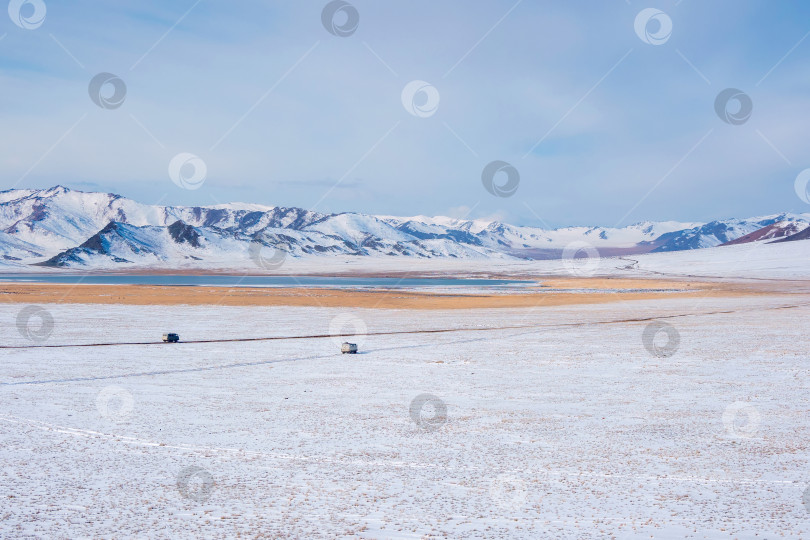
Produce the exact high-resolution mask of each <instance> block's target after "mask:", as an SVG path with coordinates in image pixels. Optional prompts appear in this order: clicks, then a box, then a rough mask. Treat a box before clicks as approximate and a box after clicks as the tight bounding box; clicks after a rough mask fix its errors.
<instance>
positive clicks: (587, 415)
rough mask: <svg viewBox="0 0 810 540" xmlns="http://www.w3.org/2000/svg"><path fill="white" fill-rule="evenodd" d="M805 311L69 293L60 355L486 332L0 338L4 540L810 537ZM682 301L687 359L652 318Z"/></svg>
mask: <svg viewBox="0 0 810 540" xmlns="http://www.w3.org/2000/svg"><path fill="white" fill-rule="evenodd" d="M801 303H802V302H801V299H800V298H797V297H795V296H784V297H768V298H764V297H756V298H752V297H747V298H739V299H718V298H709V299H683V298H681V299H675V298H673V299H667V300H663V301H662V300H658V301H655V302H646V301H645V302H627V303H618V304H610V305H599V306H578V307H565V308H542V307H541V308H538V309H536V310H532V309H524V310H493V311H475V310H468V311H463V312H462V311H452V312H450V311H448V312H429V313H427V312H426V313H419V314H418V316H416V315H415V314H414V313H413V312H397V311H383V310H353V311H351V312H344V311H341V310H338V309H326V308H233V307H185V306H175V307H148V306H146V307H144V306H104V307H103V309H101V308H100V307H99V306H81V305H73V306H69V305H46V306H43V307H44V308H45V309H46V310H47V311H48V313H49V314H50V315H51V316H52V318H53V321H54V330H53V334H52V335H51V336H50V338H49V339H48V340H47V341H46V342H45V343H44V344H50V345H56V344H69V343H93V342H120V341H157V340H158V339H159V338H160V334H162V333H163V332H166V331H174V332H178V333H179V334H180V336H181V339H182V340H196V339H207V338H212V337H217V338H229V337H230V338H241V337H260V336H269V335H279V336H290V335H304V334H328V333H330V331H332V332H340V331H341V330H348V331H353V330H352V329H356V328H360V329H361V331H362V329H363V328H367V329H368V332H369V333H374V332H380V331H392V330H406V329H435V328H459V329H462V331H459V332H453V333H446V334H419V333H414V334H406V335H397V336H373V335H368V336H365V337H363V336H356V337H354V338H351V341H353V342H357V343H358V344H359V345H360V351H361V354H358V355H356V356H354V355H343V356H342V355H340V354H339V353H338V350H339V342H340V341H342V340H343V339H342V338H334V339H330V338H325V339H305V340H289V341H264V342H262V341H259V342H231V343H213V344H201V343H200V344H194V343H185V344H183V343H180V344H177V345H164V344H154V345H141V346H133V345H127V346H116V347H85V348H51V349H41V348H39V349H38V348H27V349H0V356H2V358H1V359H0V381H2V383H3V384H2V386H0V392H2V403H3V408H2V411H0V431H2V441H3V443H2V445H0V471H1V472H0V474H1V475H2V478H1V480H0V501H2V502H0V537H5V538H11V537H35V536H36V537H45V538H80V537H100V538H107V537H109V538H112V537H139V538H215V537H216V538H224V537H237V536H240V535H241V536H244V537H257V536H266V537H296V538H335V537H356V538H400V539H405V538H415V539H418V538H433V537H449V538H526V539H537V538H607V537H620V538H651V537H654V538H774V537H780V538H781V537H785V538H802V537H804V538H807V537H808V535H810V512H808V508H806V507H805V505H804V504H803V503H802V494H803V493H804V492H805V490H806V489H807V487H808V481H809V480H810V478H809V477H808V470H810V423H808V421H807V419H808V417H810V401H809V400H808V396H810V382H808V381H810V379H809V378H808V375H810V370H809V369H808V359H807V351H808V349H810V338H808V335H807V332H806V325H805V324H804V323H803V321H806V320H807V319H808V317H810V308H809V307H807V306H806V305H803V306H800V307H789V308H788V309H772V308H777V307H784V306H799V305H800V304H801ZM21 307H22V306H16V305H11V304H3V305H0V312H1V313H2V317H3V319H4V320H6V321H14V320H15V318H16V317H17V316H18V314H19V313H20V309H21ZM718 312H723V313H718ZM679 314H690V315H686V316H682V317H674V318H666V319H662V321H664V322H666V323H668V324H670V325H672V327H673V328H674V329H675V330H676V331H677V333H678V336H679V347H678V348H677V350H676V352H675V353H674V354H673V355H672V356H670V357H666V358H659V357H655V356H653V355H652V354H650V353H649V352H648V351H647V350H646V349H645V347H644V345H643V343H642V335H643V333H644V330H645V328H646V327H647V324H648V323H647V322H627V321H628V320H629V319H636V320H637V319H639V318H642V317H656V316H659V317H665V316H672V315H679ZM623 321H624V322H623ZM605 323H607V324H605ZM518 325H531V326H532V327H531V328H525V329H511V330H507V329H501V330H484V329H485V328H491V327H503V326H518ZM0 332H2V341H3V343H4V344H6V345H32V344H33V343H32V342H30V341H28V340H26V339H25V338H24V337H22V336H21V335H20V334H19V333H18V331H17V329H16V328H15V327H14V325H13V324H6V325H3V326H2V327H0ZM665 341H666V339H664V342H665ZM656 343H658V341H656ZM424 393H428V394H432V395H434V396H436V397H437V398H438V399H439V400H440V401H437V402H431V403H430V404H428V405H426V406H425V409H423V410H422V415H421V416H420V415H417V416H416V418H417V420H419V421H420V422H423V424H422V425H419V424H417V423H416V422H415V421H414V420H413V419H412V415H411V410H410V409H411V407H412V403H413V401H414V399H415V398H417V396H420V395H422V394H424ZM442 405H444V406H445V407H446V421H445V422H441V421H439V422H438V423H437V425H435V426H430V425H425V424H424V422H425V421H426V419H427V418H429V417H431V416H433V414H434V412H435V411H436V410H437V409H438V410H439V411H441V408H442ZM195 467H196V468H197V469H191V468H195ZM183 471H186V472H185V473H184V472H183ZM192 473H194V474H192ZM184 479H185V481H184Z"/></svg>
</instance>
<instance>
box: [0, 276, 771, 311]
mask: <svg viewBox="0 0 810 540" xmlns="http://www.w3.org/2000/svg"><path fill="white" fill-rule="evenodd" d="M542 283H543V285H544V286H545V287H546V288H554V289H582V288H586V289H664V290H667V291H671V292H600V293H593V292H588V293H566V292H540V291H541V290H542V289H540V288H539V287H538V288H536V289H530V290H531V291H532V292H528V293H519V294H451V293H429V292H413V291H358V290H348V289H326V288H325V289H314V288H245V287H235V288H234V287H170V286H153V285H83V284H79V285H68V284H33V283H0V303H24V304H48V303H68V304H135V305H179V304H187V305H225V306H320V307H352V308H354V307H357V308H381V309H474V308H507V307H508V308H520V307H535V306H560V305H573V304H601V303H609V302H616V301H620V300H646V299H654V298H672V297H674V296H688V297H690V298H699V297H710V296H711V297H723V296H741V295H754V294H761V293H764V292H766V291H765V290H763V289H762V287H755V286H752V285H743V284H728V283H708V282H686V281H672V280H648V279H606V278H559V279H558V278H552V279H543V280H542ZM534 291H537V292H534Z"/></svg>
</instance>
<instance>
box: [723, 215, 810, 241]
mask: <svg viewBox="0 0 810 540" xmlns="http://www.w3.org/2000/svg"><path fill="white" fill-rule="evenodd" d="M808 225H810V223H808V222H807V221H804V220H798V221H777V222H776V223H773V224H771V225H767V226H765V227H763V228H761V229H757V230H756V231H754V232H752V233H748V234H746V235H745V236H741V237H739V238H737V239H736V240H731V241H730V242H726V243H724V244H720V245H721V246H734V245H737V244H747V243H749V242H760V241H763V240H773V239H776V238H785V237H788V236H792V235H794V234H796V233H798V232H799V231H801V230H803V229H805V228H807V226H808Z"/></svg>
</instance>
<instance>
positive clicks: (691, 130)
mask: <svg viewBox="0 0 810 540" xmlns="http://www.w3.org/2000/svg"><path fill="white" fill-rule="evenodd" d="M43 7H44V8H45V10H43ZM325 8H326V10H327V11H326V13H325V14H324V9H325ZM330 8H331V10H332V11H334V16H331V15H330V11H329V9H330ZM649 8H654V9H652V10H649ZM645 9H646V10H648V11H642V10H645ZM43 13H44V18H43V16H42V15H43ZM809 15H810V4H808V3H801V2H773V1H769V0H761V1H731V0H729V1H716V2H706V1H703V0H700V1H699V0H678V1H676V0H671V1H651V2H644V3H640V2H639V1H638V0H609V1H601V2H596V1H591V2H570V1H563V0H558V1H536V0H523V1H521V2H516V1H515V0H505V1H500V0H489V1H464V2H462V1H451V2H435V1H432V0H408V1H404V0H387V1H384V2H383V1H380V0H375V1H371V0H352V1H351V5H345V3H343V4H328V3H327V2H325V1H322V0H320V1H309V0H294V1H293V0H287V1H266V0H263V1H258V0H238V1H234V2H224V1H216V0H199V1H197V0H183V1H179V0H170V1H169V0H163V1H160V2H158V1H153V0H137V1H117V2H104V3H102V2H97V1H89V0H74V1H71V2H66V1H56V0H36V1H35V0H27V1H25V0H12V1H11V3H10V6H9V17H7V18H6V17H4V19H3V20H4V21H5V22H3V23H0V24H1V26H0V35H2V36H3V38H2V40H0V63H1V64H2V65H1V67H0V69H1V71H0V76H2V81H1V83H0V84H1V87H2V92H3V99H2V101H0V108H2V114H3V116H2V118H3V125H2V127H0V137H2V139H0V143H2V144H1V145H0V147H1V148H2V151H0V160H2V164H1V165H2V167H0V170H1V171H2V185H3V189H9V188H12V187H49V186H52V185H55V184H63V185H66V186H68V187H72V188H77V189H83V190H103V191H111V192H115V193H119V194H121V195H124V196H128V197H131V198H134V199H137V200H139V201H142V202H145V203H158V202H160V203H162V204H189V205H190V204H216V203H219V202H230V201H244V202H255V203H261V204H267V205H277V206H299V207H303V208H307V209H313V208H314V209H316V210H320V211H332V212H338V211H360V212H366V213H375V214H394V215H417V214H425V215H453V216H456V217H470V218H489V217H497V218H499V219H503V220H506V221H509V222H512V223H517V224H527V225H537V226H548V227H557V226H564V225H572V224H589V225H606V226H613V225H627V224H630V223H634V222H638V221H643V220H670V219H672V220H681V221H708V220H711V219H716V218H724V217H735V216H736V217H743V216H752V215H760V214H767V213H775V212H781V211H797V212H799V211H809V210H810V207H808V205H807V204H805V203H804V202H803V201H801V200H800V199H799V198H798V197H797V196H796V193H795V192H794V179H795V178H796V176H797V174H798V173H799V172H800V171H802V170H803V169H806V168H808V167H810V146H808V144H807V141H808V140H809V139H810V122H808V121H807V118H810V78H808V77H807V70H806V66H807V63H808V60H809V59H810V39H807V40H805V38H807V37H808V32H809V31H810V23H808V21H810V16H809ZM355 18H356V19H357V20H358V21H359V22H357V24H356V25H355V24H354V23H355ZM325 23H326V24H325ZM645 23H646V24H645ZM670 23H671V29H670ZM100 73H109V74H111V76H102V77H100V78H96V76H97V75H98V74H100ZM112 76H114V77H115V78H114V79H112V80H111V77H112ZM94 78H96V79H95V81H96V82H95V84H91V81H92V80H94ZM105 81H106V84H103V83H104V82H105ZM413 81H423V82H421V83H419V82H417V83H412V82H413ZM113 83H115V84H118V85H119V86H118V88H116V86H115V84H113ZM121 83H123V84H124V85H125V87H126V90H125V93H124V91H123V90H122V86H121ZM728 88H735V89H738V90H740V91H741V92H742V94H743V95H742V96H739V95H738V97H739V99H731V100H729V101H728V104H727V106H726V107H724V108H723V107H721V108H720V109H719V111H718V107H716V101H717V97H718V95H720V94H721V93H722V92H723V91H724V90H726V89H728ZM403 92H404V95H403ZM94 93H95V95H94V96H93V95H91V94H94ZM748 99H750V104H751V107H752V110H751V111H750V116H749V115H748V114H747V113H748V111H747V110H746V104H747V103H746V101H747V100H748ZM718 113H720V114H718ZM721 116H723V117H724V118H721ZM180 154H183V155H185V157H181V158H178V160H175V161H174V163H175V165H176V167H175V169H173V170H174V173H172V174H174V181H173V179H172V177H171V174H170V171H169V169H170V163H172V161H173V159H174V158H175V156H178V155H180ZM189 154H190V155H193V156H197V158H198V159H194V158H192V157H190V156H189ZM493 161H502V162H504V163H506V164H509V165H510V166H511V168H510V167H508V166H507V167H506V169H504V171H502V172H501V173H498V174H497V175H495V177H494V179H493V183H494V188H493V189H492V190H491V191H493V192H494V193H495V194H493V193H491V192H490V191H488V190H487V189H486V188H485V186H484V183H483V182H482V171H484V169H485V168H486V167H487V165H488V164H489V163H491V162H493ZM183 163H185V165H183ZM203 164H204V165H203ZM180 165H183V166H182V167H181V166H180ZM195 166H196V168H195ZM203 167H204V170H203ZM178 171H179V172H178ZM507 172H511V173H512V178H513V179H516V178H517V176H516V174H517V175H519V184H518V185H517V189H516V190H510V189H508V188H509V187H514V184H513V185H512V186H506V188H507V189H504V184H505V183H506V182H507ZM203 174H204V176H203ZM184 179H185V185H186V186H189V185H192V184H193V185H192V186H191V187H196V188H197V189H184V188H183V187H182V185H183V184H184ZM178 184H179V185H178ZM498 193H500V194H501V195H506V196H498V195H497V194H498Z"/></svg>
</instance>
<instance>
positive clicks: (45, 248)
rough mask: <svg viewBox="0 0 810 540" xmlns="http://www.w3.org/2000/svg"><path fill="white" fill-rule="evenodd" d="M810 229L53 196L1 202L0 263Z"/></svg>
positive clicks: (471, 251) (666, 242) (679, 238)
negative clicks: (548, 225) (578, 222)
mask: <svg viewBox="0 0 810 540" xmlns="http://www.w3.org/2000/svg"><path fill="white" fill-rule="evenodd" d="M809 217H810V216H807V215H790V214H781V215H778V216H766V217H761V218H751V219H732V220H725V221H714V222H712V223H707V224H695V223H679V222H645V223H638V224H635V225H630V226H628V227H624V228H605V227H567V228H561V229H554V230H545V229H540V228H534V227H518V226H513V225H509V224H506V223H500V222H496V221H480V220H459V219H453V218H447V217H425V216H417V217H410V218H403V217H393V216H372V215H367V214H359V213H339V214H325V213H319V212H313V211H308V210H304V209H301V208H285V207H268V206H261V205H255V204H241V203H233V204H226V205H216V206H205V207H180V206H157V205H146V204H141V203H138V202H136V201H133V200H130V199H126V198H124V197H121V196H119V195H114V194H109V193H86V192H81V191H74V190H70V189H67V188H65V187H62V186H57V187H54V188H51V189H47V190H28V189H20V190H9V191H4V192H0V262H2V263H3V266H4V267H6V268H7V269H11V270H14V269H15V268H17V269H19V268H23V267H30V266H31V265H36V266H48V267H60V268H71V267H75V268H85V269H86V268H122V267H123V268H126V267H150V268H151V267H158V268H183V267H199V268H205V267H209V266H223V265H224V266H228V267H233V268H236V267H242V266H243V267H251V266H252V262H251V261H252V260H253V261H255V258H256V253H257V252H258V251H259V250H265V251H268V252H275V253H279V254H283V256H284V257H297V258H300V257H316V256H329V255H344V256H345V255H350V256H358V257H362V256H371V257H416V258H434V257H452V258H484V257H488V258H492V257H497V258H515V257H517V258H534V259H540V258H559V257H560V256H561V254H562V252H563V250H564V249H566V247H568V246H571V245H578V244H585V245H589V246H593V247H595V248H597V249H598V250H599V251H600V253H602V254H603V255H605V256H609V255H611V254H630V253H644V252H650V251H676V250H684V249H699V248H704V247H712V246H717V245H721V244H725V243H730V242H735V241H736V242H738V243H739V242H745V241H760V240H770V239H775V238H782V237H784V238H787V237H789V236H790V235H792V234H796V233H798V232H799V231H801V230H804V229H805V228H807V227H808V225H810V223H809V221H810V220H808V218H809ZM765 229H767V230H765ZM760 230H762V231H763V232H762V233H761V234H755V233H756V232H757V231H760Z"/></svg>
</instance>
